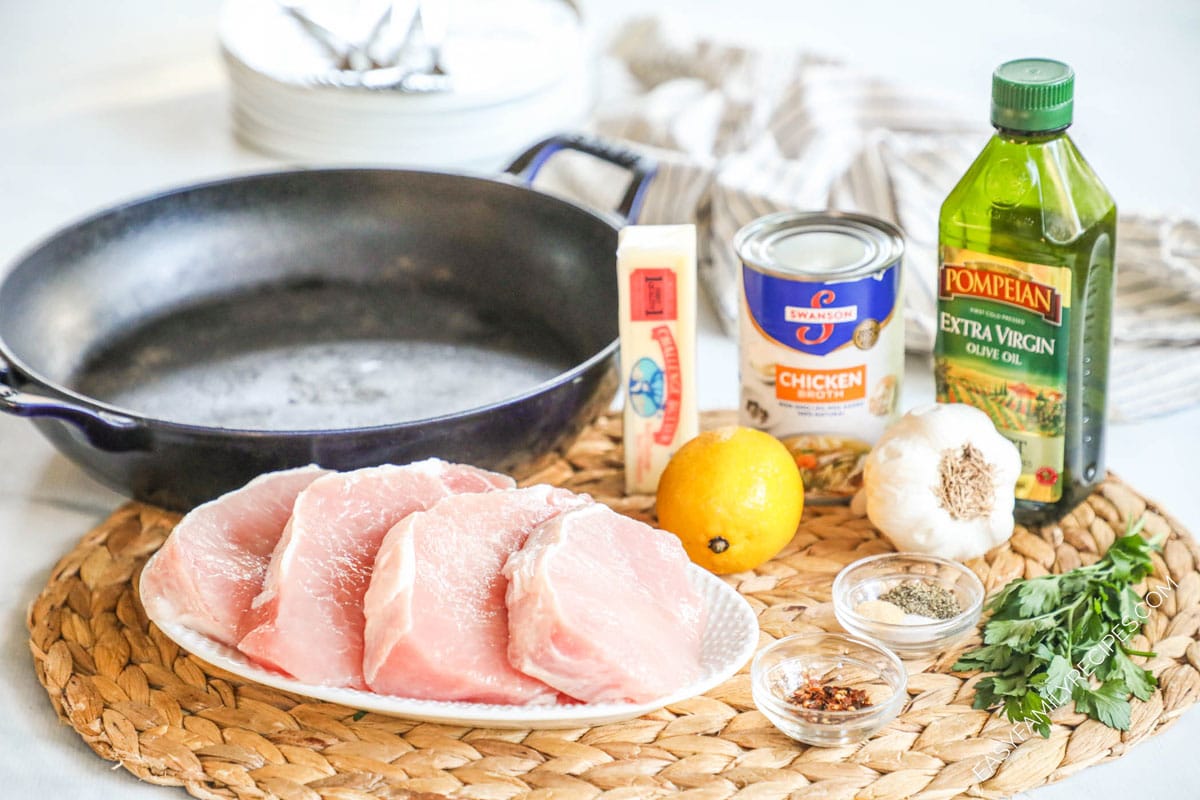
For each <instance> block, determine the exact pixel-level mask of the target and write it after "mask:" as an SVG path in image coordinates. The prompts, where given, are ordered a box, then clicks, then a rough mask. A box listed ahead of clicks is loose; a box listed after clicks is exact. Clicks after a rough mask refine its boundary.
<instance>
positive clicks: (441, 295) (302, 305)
mask: <svg viewBox="0 0 1200 800" xmlns="http://www.w3.org/2000/svg"><path fill="white" fill-rule="evenodd" d="M563 148H569V149H574V150H580V151H583V152H586V153H590V154H591V155H593V156H597V157H599V158H602V159H604V160H606V161H610V162H612V163H615V164H618V165H619V166H622V167H625V168H626V169H628V170H629V171H630V172H631V173H632V180H631V182H630V185H629V189H628V191H627V192H626V195H625V198H624V201H623V202H622V204H621V207H620V208H619V209H618V212H617V213H618V214H619V215H620V216H621V217H623V218H624V219H625V220H632V219H634V218H635V217H636V215H637V212H638V209H639V206H640V203H641V198H642V194H643V192H644V190H645V188H646V186H647V184H648V182H649V180H650V179H651V177H652V175H653V172H654V167H653V165H651V164H648V163H647V162H645V161H644V160H643V159H642V158H640V157H638V156H635V155H633V154H631V153H628V152H624V151H617V150H614V149H612V148H609V147H607V146H603V145H600V144H599V143H596V142H592V141H590V140H584V139H580V138H577V137H556V138H554V139H550V140H548V141H546V142H543V143H542V144H540V145H538V146H537V147H535V148H533V149H532V150H530V151H529V152H528V153H526V154H525V155H523V156H521V157H520V158H518V159H517V161H516V162H515V163H514V164H513V165H512V166H511V167H510V168H509V170H508V172H509V173H510V174H509V175H504V176H501V177H500V178H496V179H489V178H482V177H473V176H466V175H458V174H448V173H441V172H419V171H407V170H385V169H329V170H301V171H291V172H278V173H271V174H264V175H255V176H250V177H241V178H234V179H231V180H224V181H218V182H216V183H207V184H201V185H198V186H190V187H186V188H182V189H178V190H174V191H169V192H166V193H164V194H159V195H155V196H152V197H148V198H145V199H141V200H137V201H134V202H132V203H128V204H125V205H121V206H118V207H116V208H114V209H111V210H108V211H105V212H103V213H100V214H97V215H95V216H93V217H91V218H89V219H86V220H84V221H82V222H79V223H77V224H75V225H72V226H70V227H68V228H66V229H64V230H62V231H60V232H59V233H57V234H55V235H53V236H52V237H50V238H49V239H48V240H47V241H45V242H43V243H42V244H40V245H39V246H37V247H36V248H35V249H34V250H33V251H32V252H30V253H28V254H27V255H25V256H24V257H23V258H22V259H20V260H19V261H18V263H17V264H16V265H15V267H14V268H13V269H12V271H11V272H10V274H9V276H8V277H7V278H6V279H5V281H4V282H3V284H0V411H6V412H8V413H12V414H17V415H20V416H24V417H31V418H33V421H34V424H35V425H36V426H37V427H38V429H39V430H40V431H41V432H42V434H44V435H45V436H46V438H48V439H49V440H50V441H51V442H52V443H53V444H54V445H55V446H56V447H57V448H58V449H59V450H61V451H62V452H63V453H64V454H66V455H67V456H68V457H70V458H71V459H73V460H74V461H76V462H77V463H78V464H80V465H81V466H82V467H83V468H84V469H85V470H87V471H88V472H89V473H90V474H91V475H93V476H94V477H96V478H97V479H99V480H100V481H101V482H103V483H105V484H107V485H109V486H111V487H113V488H115V489H117V490H118V491H122V492H125V493H127V494H130V495H132V496H133V497H135V498H138V499H140V500H145V501H148V502H152V503H155V504H158V505H161V506H164V507H167V508H174V509H187V508H190V507H192V506H195V505H197V504H198V503H201V502H204V501H206V500H208V499H211V498H213V497H216V496H217V495H219V494H222V493H223V492H226V491H228V490H230V489H233V488H235V487H237V486H240V485H242V484H244V483H245V482H246V481H248V480H249V479H250V478H252V477H253V476H255V475H258V474H260V473H262V472H266V471H269V470H275V469H282V468H286V467H292V466H299V465H303V464H307V463H310V462H315V463H318V464H321V465H323V466H326V467H330V468H334V469H352V468H356V467H361V466H367V465H373V464H381V463H406V462H408V461H412V460H416V459H420V458H425V457H428V456H440V457H442V458H446V459H449V460H456V461H462V462H466V463H471V464H476V465H479V466H484V467H490V468H495V469H499V470H503V471H507V472H516V473H520V472H521V470H522V468H523V467H525V466H527V465H528V464H529V463H530V462H532V461H533V460H534V459H536V458H537V457H538V456H539V455H541V454H543V453H545V452H547V451H548V450H550V449H552V448H554V447H555V446H557V445H559V444H561V443H562V442H564V440H566V439H567V438H568V437H571V436H573V435H575V434H577V433H578V431H579V430H580V429H581V428H582V427H583V426H584V425H585V424H586V423H587V422H588V421H590V420H591V419H592V418H594V416H595V415H596V414H597V413H598V412H599V411H600V410H602V409H603V408H604V407H605V406H606V405H607V404H608V403H609V402H610V401H611V399H612V397H613V394H614V392H615V390H616V385H617V372H616V352H617V343H616V336H617V288H616V275H615V268H614V253H615V251H616V242H617V230H618V227H619V221H617V220H614V219H613V218H610V216H607V215H602V214H600V213H597V212H595V211H592V210H589V209H586V208H583V207H581V206H579V205H576V204H574V203H571V202H568V201H566V200H563V199H560V198H557V197H554V196H551V195H549V194H546V193H543V192H539V191H537V190H534V189H532V188H530V186H529V184H530V183H531V182H532V180H533V176H534V175H535V174H536V173H537V171H538V169H539V168H540V167H541V165H542V164H543V163H544V162H545V160H546V159H547V158H548V157H549V156H550V155H551V154H552V153H554V152H556V151H558V150H560V149H563Z"/></svg>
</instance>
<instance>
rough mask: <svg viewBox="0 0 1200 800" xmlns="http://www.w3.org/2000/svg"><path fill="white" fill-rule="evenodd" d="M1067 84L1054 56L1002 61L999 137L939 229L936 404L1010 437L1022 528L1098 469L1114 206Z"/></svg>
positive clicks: (996, 87) (1073, 499)
mask: <svg viewBox="0 0 1200 800" xmlns="http://www.w3.org/2000/svg"><path fill="white" fill-rule="evenodd" d="M1074 89H1075V75H1074V72H1073V71H1072V70H1071V68H1070V67H1069V66H1067V65H1066V64H1063V63H1060V62H1058V61H1050V60H1047V59H1022V60H1019V61H1010V62H1008V63H1006V64H1002V65H1001V66H1000V67H999V68H997V70H996V71H995V73H994V75H993V76H992V125H994V126H995V128H996V134H995V135H994V136H993V137H992V138H991V140H990V141H989V142H988V144H987V146H986V147H985V148H984V149H983V152H982V153H980V155H979V157H978V158H977V159H976V160H975V163H974V164H972V165H971V167H970V169H968V170H967V174H966V175H964V176H963V178H962V180H961V181H959V183H958V185H957V186H955V187H954V189H953V191H951V192H950V196H949V197H947V198H946V202H945V204H943V206H942V211H941V216H940V218H939V225H938V231H939V232H938V242H939V250H940V263H941V266H940V269H939V274H938V332H937V343H936V345H935V352H934V355H935V362H934V376H935V379H936V382H937V396H938V400H939V402H944V403H948V402H955V403H969V404H971V405H973V406H976V407H977V408H980V409H983V410H984V411H986V412H987V413H988V414H989V415H990V416H991V418H992V421H993V422H994V423H995V424H996V427H997V429H998V430H999V431H1000V433H1002V434H1003V435H1004V436H1006V437H1007V438H1008V439H1009V440H1011V441H1012V442H1013V443H1014V444H1016V446H1017V448H1018V449H1019V450H1020V452H1021V464H1022V469H1021V477H1020V479H1019V481H1018V482H1017V490H1016V495H1017V499H1016V516H1017V519H1018V520H1020V521H1021V522H1023V523H1026V524H1031V523H1040V522H1047V521H1051V520H1055V519H1058V518H1060V517H1062V516H1063V515H1064V514H1066V513H1067V512H1068V511H1070V510H1071V509H1072V508H1074V507H1075V505H1077V504H1078V503H1079V502H1080V501H1082V500H1083V499H1084V498H1085V497H1087V495H1088V493H1089V492H1090V491H1091V489H1092V487H1093V486H1094V485H1095V484H1096V483H1098V482H1099V481H1100V480H1101V479H1102V478H1103V477H1104V415H1105V395H1106V393H1107V390H1108V385H1107V384H1108V352H1109V345H1110V340H1111V331H1110V318H1111V316H1112V302H1113V283H1114V280H1113V277H1114V276H1113V248H1114V246H1115V236H1116V224H1117V208H1116V205H1115V204H1114V203H1113V200H1112V197H1110V196H1109V194H1108V191H1107V190H1106V189H1105V188H1104V185H1103V184H1101V183H1100V179H1099V178H1097V177H1096V175H1095V173H1094V172H1092V168H1091V167H1089V166H1088V164H1087V162H1086V161H1084V160H1083V156H1081V155H1080V154H1079V151H1078V150H1077V149H1076V148H1075V144H1074V143H1073V142H1072V141H1071V139H1070V138H1069V137H1068V136H1067V133H1066V131H1067V127H1068V126H1069V125H1070V124H1071V114H1072V108H1073V98H1074Z"/></svg>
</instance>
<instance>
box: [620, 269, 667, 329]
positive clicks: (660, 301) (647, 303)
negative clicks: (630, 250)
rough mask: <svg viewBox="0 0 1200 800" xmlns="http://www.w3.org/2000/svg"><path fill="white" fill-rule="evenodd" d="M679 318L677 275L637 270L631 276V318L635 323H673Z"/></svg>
mask: <svg viewBox="0 0 1200 800" xmlns="http://www.w3.org/2000/svg"><path fill="white" fill-rule="evenodd" d="M676 316H677V303H676V290H675V273H674V272H673V271H672V270H669V269H636V270H634V271H633V274H632V275H630V276H629V318H630V319H632V320H633V321H634V322H647V321H650V322H671V321H673V320H675V319H676Z"/></svg>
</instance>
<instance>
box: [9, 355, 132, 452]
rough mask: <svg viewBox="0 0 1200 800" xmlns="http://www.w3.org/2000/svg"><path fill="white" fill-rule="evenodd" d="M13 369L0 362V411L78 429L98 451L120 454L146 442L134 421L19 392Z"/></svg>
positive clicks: (58, 400) (122, 416) (42, 396)
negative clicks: (53, 420) (52, 421)
mask: <svg viewBox="0 0 1200 800" xmlns="http://www.w3.org/2000/svg"><path fill="white" fill-rule="evenodd" d="M14 383H15V378H14V376H13V372H12V370H11V369H10V368H9V367H8V365H7V364H5V363H4V361H3V359H0V412H4V413H7V414H14V415H16V416H18V417H27V418H31V419H37V418H42V419H56V420H60V421H62V422H66V423H69V424H71V425H74V426H75V427H76V428H78V429H79V430H80V431H81V432H82V433H83V435H84V436H85V437H86V438H87V440H88V441H89V442H91V443H92V444H93V445H95V446H96V447H98V448H99V449H101V450H107V451H111V452H121V451H126V450H138V449H141V448H142V447H143V443H144V442H145V437H146V430H145V428H144V427H143V426H142V424H141V423H139V422H138V421H137V420H134V419H132V418H130V417H126V416H124V415H122V414H114V413H112V412H110V411H102V410H100V409H94V408H88V407H87V406H83V405H79V404H78V403H73V402H71V401H70V400H63V399H61V398H57V397H46V396H44V395H39V394H33V393H30V392H25V391H22V390H20V389H18V388H17V387H16V386H14V385H13V384H14Z"/></svg>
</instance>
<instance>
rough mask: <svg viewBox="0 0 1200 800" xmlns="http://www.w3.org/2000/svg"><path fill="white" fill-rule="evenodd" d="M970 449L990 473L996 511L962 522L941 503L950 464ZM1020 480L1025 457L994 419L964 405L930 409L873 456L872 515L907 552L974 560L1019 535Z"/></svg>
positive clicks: (916, 412)
mask: <svg viewBox="0 0 1200 800" xmlns="http://www.w3.org/2000/svg"><path fill="white" fill-rule="evenodd" d="M967 445H970V446H972V447H974V448H975V449H976V450H977V451H978V454H979V455H981V456H982V457H983V461H984V462H986V464H987V465H988V466H989V467H990V475H991V481H992V485H991V487H990V488H991V491H989V492H988V493H987V497H988V500H989V503H988V504H989V505H990V509H988V510H986V511H985V512H984V513H981V514H979V515H978V516H971V517H970V518H958V519H956V518H955V516H954V515H953V514H952V513H951V512H950V511H949V510H947V508H946V507H945V506H944V504H943V501H942V499H941V497H940V493H941V487H942V459H943V457H944V456H945V455H946V454H947V453H951V454H954V453H960V452H963V451H964V448H965V447H966V446H967ZM1020 474H1021V456H1020V453H1018V452H1017V448H1016V446H1015V445H1014V444H1013V443H1012V442H1010V441H1009V440H1008V439H1005V438H1004V437H1003V436H1001V435H1000V434H999V433H998V432H997V431H996V428H995V426H994V425H993V424H992V421H991V419H990V418H989V417H988V415H987V414H986V413H984V412H983V411H980V410H979V409H977V408H975V407H973V406H969V405H965V404H962V403H938V404H931V405H928V406H922V407H920V408H916V409H913V410H912V411H910V412H908V414H906V415H905V416H904V417H902V418H901V419H900V420H899V421H898V422H897V423H896V424H895V425H893V426H892V427H890V428H889V429H888V430H887V431H886V432H885V433H884V434H883V436H882V437H881V438H880V440H879V442H878V444H876V445H875V448H874V449H873V450H872V451H871V453H870V455H868V456H867V461H866V466H865V469H864V472H863V487H864V488H863V491H864V494H865V497H866V512H867V516H868V517H869V518H870V520H871V522H872V524H874V525H875V527H876V528H878V529H879V530H880V532H881V533H883V535H884V536H886V537H887V538H888V539H889V540H891V542H892V544H893V545H895V547H896V549H897V550H899V551H902V552H905V551H907V552H916V553H926V554H929V555H936V556H941V557H943V558H951V559H955V560H957V561H966V560H967V559H971V558H975V557H977V556H981V555H983V554H984V553H986V552H987V551H988V550H990V549H992V548H993V547H995V546H996V545H998V544H1001V543H1002V542H1004V541H1005V540H1007V539H1008V538H1009V537H1010V536H1012V533H1013V504H1014V502H1015V495H1014V491H1015V489H1016V484H1017V478H1018V477H1019V476H1020Z"/></svg>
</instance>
